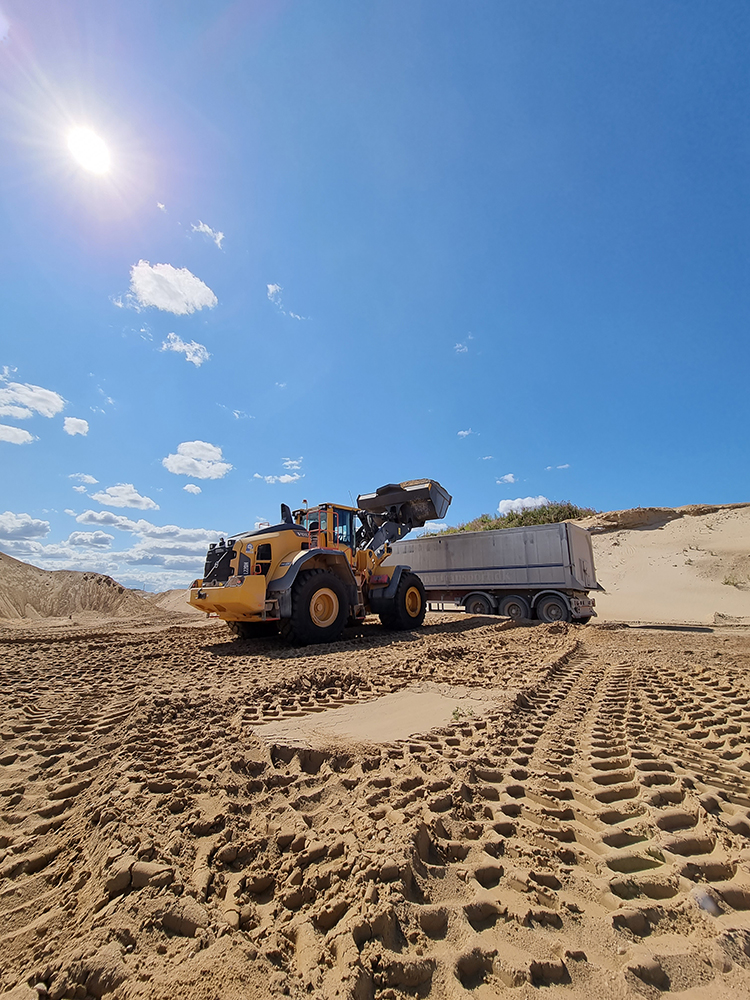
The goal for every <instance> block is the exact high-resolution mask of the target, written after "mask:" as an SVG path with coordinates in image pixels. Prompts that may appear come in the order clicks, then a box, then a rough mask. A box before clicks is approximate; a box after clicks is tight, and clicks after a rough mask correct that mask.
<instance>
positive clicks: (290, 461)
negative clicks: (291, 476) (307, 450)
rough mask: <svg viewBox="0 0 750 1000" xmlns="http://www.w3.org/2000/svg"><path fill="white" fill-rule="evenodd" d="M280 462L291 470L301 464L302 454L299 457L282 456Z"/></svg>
mask: <svg viewBox="0 0 750 1000" xmlns="http://www.w3.org/2000/svg"><path fill="white" fill-rule="evenodd" d="M281 464H282V465H283V466H284V468H285V469H291V470H292V471H294V470H296V469H299V468H300V466H301V465H302V456H301V455H300V457H299V458H282V460H281Z"/></svg>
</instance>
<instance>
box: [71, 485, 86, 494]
mask: <svg viewBox="0 0 750 1000" xmlns="http://www.w3.org/2000/svg"><path fill="white" fill-rule="evenodd" d="M73 489H74V490H75V491H76V493H85V492H86V487H85V486H74V487H73Z"/></svg>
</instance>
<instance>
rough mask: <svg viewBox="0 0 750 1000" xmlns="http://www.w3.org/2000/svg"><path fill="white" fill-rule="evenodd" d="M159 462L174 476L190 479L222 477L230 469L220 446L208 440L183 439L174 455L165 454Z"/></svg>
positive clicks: (230, 466)
mask: <svg viewBox="0 0 750 1000" xmlns="http://www.w3.org/2000/svg"><path fill="white" fill-rule="evenodd" d="M161 464H162V465H163V466H164V468H165V469H166V470H167V472H171V473H173V474H174V475H175V476H190V478H191V479H222V478H223V477H224V476H226V474H227V473H228V472H230V471H231V470H232V465H231V464H230V463H229V462H225V461H224V459H223V456H222V453H221V448H219V447H217V446H216V445H215V444H209V443H208V441H183V442H182V444H179V445H178V446H177V454H176V455H167V457H166V458H163V459H162V462H161Z"/></svg>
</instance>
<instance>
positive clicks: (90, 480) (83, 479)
mask: <svg viewBox="0 0 750 1000" xmlns="http://www.w3.org/2000/svg"><path fill="white" fill-rule="evenodd" d="M68 479H77V480H78V482H79V483H87V484H88V485H89V486H94V485H95V484H96V483H98V482H99V480H98V479H94V477H93V476H90V475H89V474H88V473H87V472H71V473H70V475H69V476H68Z"/></svg>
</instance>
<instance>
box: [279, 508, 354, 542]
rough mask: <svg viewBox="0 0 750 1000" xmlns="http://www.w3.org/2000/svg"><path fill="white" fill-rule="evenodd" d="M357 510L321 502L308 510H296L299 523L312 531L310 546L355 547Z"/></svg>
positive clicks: (296, 519) (295, 513) (296, 518)
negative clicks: (355, 516) (355, 517)
mask: <svg viewBox="0 0 750 1000" xmlns="http://www.w3.org/2000/svg"><path fill="white" fill-rule="evenodd" d="M355 513H356V511H355V509H354V508H351V507H336V506H334V505H333V504H321V505H320V506H318V507H309V508H307V509H306V510H296V511H295V512H294V518H295V521H296V522H297V524H300V525H302V527H303V528H307V530H308V531H309V532H310V548H311V549H315V548H320V549H354V544H355V542H354V540H355V525H354V515H355Z"/></svg>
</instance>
